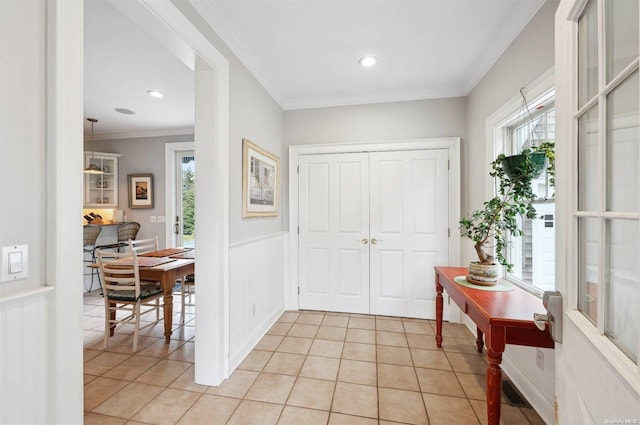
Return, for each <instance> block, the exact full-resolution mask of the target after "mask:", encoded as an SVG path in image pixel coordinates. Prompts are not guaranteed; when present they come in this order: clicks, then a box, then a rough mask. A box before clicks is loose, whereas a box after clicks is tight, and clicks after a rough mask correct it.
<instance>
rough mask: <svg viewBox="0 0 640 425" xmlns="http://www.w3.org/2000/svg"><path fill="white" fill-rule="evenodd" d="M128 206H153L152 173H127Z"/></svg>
mask: <svg viewBox="0 0 640 425" xmlns="http://www.w3.org/2000/svg"><path fill="white" fill-rule="evenodd" d="M127 180H128V181H129V208H153V174H128V175H127Z"/></svg>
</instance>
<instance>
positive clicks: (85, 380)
mask: <svg viewBox="0 0 640 425" xmlns="http://www.w3.org/2000/svg"><path fill="white" fill-rule="evenodd" d="M97 378H98V377H97V376H95V375H87V374H86V373H85V374H84V375H83V376H82V382H83V384H82V385H87V384H88V383H89V382H91V381H94V380H96V379H97Z"/></svg>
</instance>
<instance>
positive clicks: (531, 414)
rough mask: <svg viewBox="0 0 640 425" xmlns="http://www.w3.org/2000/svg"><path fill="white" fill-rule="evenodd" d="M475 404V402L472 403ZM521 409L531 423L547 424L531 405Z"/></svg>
mask: <svg viewBox="0 0 640 425" xmlns="http://www.w3.org/2000/svg"><path fill="white" fill-rule="evenodd" d="M472 406H473V404H472ZM520 411H521V412H522V414H523V415H524V416H525V417H526V418H527V419H528V420H529V423H530V424H531V425H545V421H544V420H543V419H542V418H541V417H540V415H538V412H536V411H535V410H533V409H532V408H530V407H521V408H520Z"/></svg>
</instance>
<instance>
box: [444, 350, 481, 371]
mask: <svg viewBox="0 0 640 425" xmlns="http://www.w3.org/2000/svg"><path fill="white" fill-rule="evenodd" d="M447 358H448V359H449V362H450V363H451V367H452V368H453V370H454V371H455V372H464V373H475V374H477V375H485V374H486V373H487V362H486V360H485V359H484V357H483V356H482V355H481V354H462V353H447Z"/></svg>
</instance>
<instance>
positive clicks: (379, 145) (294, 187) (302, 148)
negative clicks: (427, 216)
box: [285, 137, 460, 310]
mask: <svg viewBox="0 0 640 425" xmlns="http://www.w3.org/2000/svg"><path fill="white" fill-rule="evenodd" d="M424 149H448V151H449V164H450V167H449V229H451V236H450V237H449V264H459V263H460V232H458V231H457V229H458V220H459V217H460V138H459V137H442V138H433V139H411V140H396V141H379V142H356V143H335V144H333V143H332V144H318V145H294V146H290V147H289V247H290V249H289V260H290V265H289V267H290V269H289V277H290V278H289V279H288V280H287V286H286V287H285V310H297V309H298V306H299V303H298V283H297V282H298V278H297V276H298V241H299V238H298V226H299V217H298V173H297V168H298V163H299V157H300V155H313V154H327V153H355V152H385V151H407V150H424Z"/></svg>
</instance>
